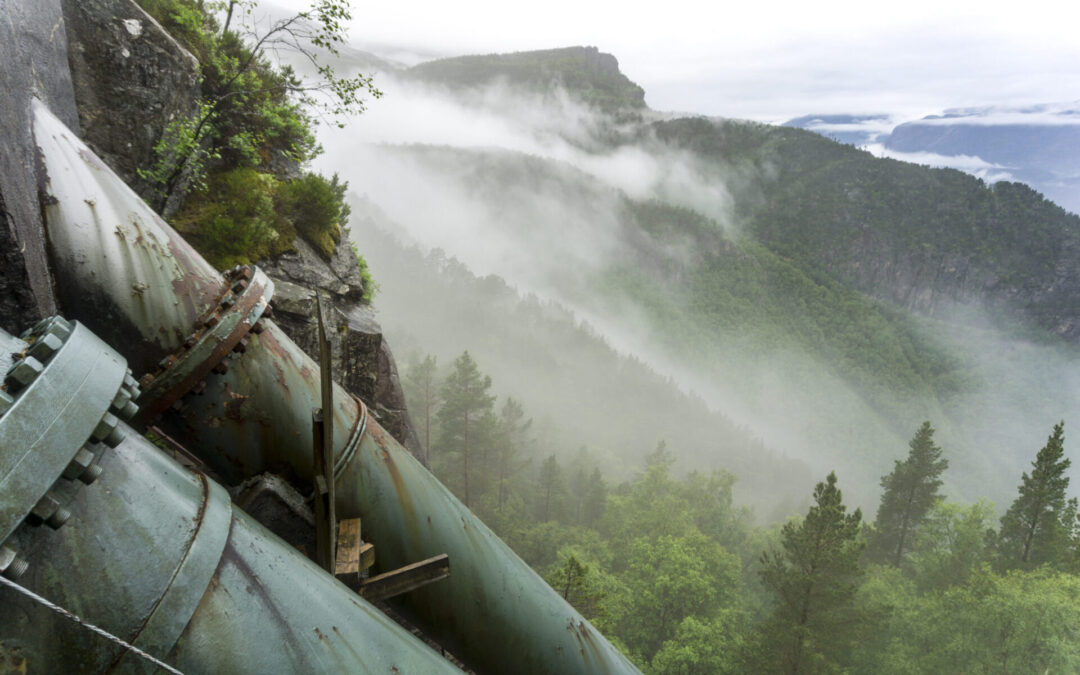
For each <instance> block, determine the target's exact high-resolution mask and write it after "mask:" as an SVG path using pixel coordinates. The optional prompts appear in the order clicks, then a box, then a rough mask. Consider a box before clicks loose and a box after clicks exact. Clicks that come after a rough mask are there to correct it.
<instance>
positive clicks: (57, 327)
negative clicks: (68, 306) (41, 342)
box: [45, 316, 73, 341]
mask: <svg viewBox="0 0 1080 675" xmlns="http://www.w3.org/2000/svg"><path fill="white" fill-rule="evenodd" d="M72 330H73V329H72V326H71V324H70V323H68V322H67V321H66V320H65V319H64V318H63V317H60V316H54V317H52V318H51V319H49V324H48V327H47V328H46V329H45V334H46V335H54V336H56V337H58V338H60V340H61V341H63V340H66V339H68V336H69V335H71V331H72Z"/></svg>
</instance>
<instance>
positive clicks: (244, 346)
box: [232, 335, 248, 354]
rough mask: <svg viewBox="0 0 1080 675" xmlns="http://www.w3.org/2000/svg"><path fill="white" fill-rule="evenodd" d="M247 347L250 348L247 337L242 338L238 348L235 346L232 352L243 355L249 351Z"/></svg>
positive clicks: (237, 345)
mask: <svg viewBox="0 0 1080 675" xmlns="http://www.w3.org/2000/svg"><path fill="white" fill-rule="evenodd" d="M247 346H248V339H247V336H246V335H245V336H244V337H242V338H240V342H237V343H236V346H234V347H233V348H232V350H233V351H234V352H236V353H237V354H243V353H244V352H246V351H247Z"/></svg>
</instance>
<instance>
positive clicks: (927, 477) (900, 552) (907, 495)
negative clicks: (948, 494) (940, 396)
mask: <svg viewBox="0 0 1080 675" xmlns="http://www.w3.org/2000/svg"><path fill="white" fill-rule="evenodd" d="M909 447H910V448H911V450H910V451H909V452H908V456H907V459H905V460H904V461H902V462H901V461H899V460H897V462H896V466H895V467H894V468H893V471H892V473H890V474H889V475H887V476H882V477H881V487H882V488H883V489H884V492H883V493H882V495H881V506H879V507H878V512H877V519H876V520H875V521H874V534H873V536H872V538H871V542H872V547H871V553H873V554H874V557H875V558H876V559H878V560H882V561H887V562H889V563H890V564H892V565H894V566H896V567H899V566H900V563H901V562H902V561H903V560H904V556H905V554H906V553H907V551H908V550H910V549H911V546H912V544H914V542H915V531H916V530H917V529H918V528H919V527H920V526H921V525H922V524H923V523H924V522H925V521H926V517H927V515H928V514H929V513H930V509H931V508H933V506H934V504H936V503H938V502H939V501H941V495H940V494H938V489H939V488H940V487H941V474H942V472H944V471H945V469H947V468H948V467H949V461H948V460H946V459H942V458H941V448H939V447H938V446H936V445H934V428H933V427H931V426H930V422H923V424H922V426H921V427H920V428H919V430H918V431H916V432H915V437H914V438H912V439H911V442H910V443H909Z"/></svg>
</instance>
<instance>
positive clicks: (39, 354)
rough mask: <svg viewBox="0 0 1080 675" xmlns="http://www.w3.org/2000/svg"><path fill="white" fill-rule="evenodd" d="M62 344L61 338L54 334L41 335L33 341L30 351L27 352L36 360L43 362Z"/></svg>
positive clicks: (58, 349)
mask: <svg viewBox="0 0 1080 675" xmlns="http://www.w3.org/2000/svg"><path fill="white" fill-rule="evenodd" d="M63 346H64V342H63V340H61V339H60V338H58V337H56V336H55V335H51V334H49V335H42V336H41V337H40V338H38V339H37V341H36V342H34V344H33V346H32V347H30V351H29V352H27V353H28V354H29V355H30V356H33V357H34V358H35V359H37V360H38V361H41V362H42V363H45V362H46V361H48V360H49V359H50V358H52V355H53V354H55V353H56V352H58V351H60V348H61V347H63Z"/></svg>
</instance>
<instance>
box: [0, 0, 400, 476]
mask: <svg viewBox="0 0 1080 675" xmlns="http://www.w3.org/2000/svg"><path fill="white" fill-rule="evenodd" d="M57 3H58V0H57ZM63 12H64V16H63V18H64V19H65V20H66V24H67V34H68V40H69V41H70V44H71V49H70V54H69V61H70V67H71V73H72V79H73V82H74V100H75V101H77V103H78V121H79V122H80V123H81V127H82V134H83V136H84V138H85V139H86V141H87V143H88V145H90V146H91V147H92V148H93V149H94V151H95V152H96V153H98V155H99V156H101V158H102V159H104V160H105V161H106V162H107V163H108V164H109V165H110V167H111V168H112V169H113V170H114V171H116V172H117V173H118V174H119V175H121V176H122V177H123V178H124V179H125V180H126V181H127V182H128V184H129V185H131V186H132V187H133V188H135V190H136V191H137V192H139V194H140V195H141V196H142V197H143V198H144V199H147V201H150V202H151V203H154V194H153V190H152V187H151V186H150V185H149V184H147V183H146V182H145V181H143V180H142V179H140V178H139V176H138V169H139V168H141V167H147V166H149V165H150V164H151V163H152V162H153V161H154V145H155V144H156V143H157V142H158V140H159V139H160V138H161V137H162V134H163V133H164V131H165V129H166V127H167V125H168V124H169V122H171V121H172V120H174V119H177V118H179V117H182V116H187V115H190V114H192V112H193V111H194V110H195V108H196V107H197V104H198V98H199V86H198V74H199V70H198V62H197V61H196V60H195V58H194V57H193V56H192V55H191V54H190V53H189V52H187V51H186V50H185V49H184V48H183V47H181V46H180V45H179V44H178V43H177V42H176V41H175V40H173V38H172V37H171V36H169V35H168V33H166V32H165V31H164V29H162V28H161V26H160V25H158V24H157V23H156V22H155V21H154V20H153V19H152V18H150V16H149V15H147V14H146V13H145V12H144V11H143V10H142V9H141V8H140V7H139V6H138V5H137V4H136V3H135V2H134V0H63ZM56 14H57V16H56V19H57V23H58V25H62V23H63V22H62V21H60V17H59V11H57V13H56ZM2 49H4V46H3V45H2V44H0V50H2ZM0 53H2V52H0ZM71 111H72V113H74V111H75V107H74V106H71ZM72 117H74V114H73V115H72ZM31 166H32V165H31ZM3 194H4V193H3V192H0V197H2V196H3ZM34 199H35V201H36V194H35V195H34ZM3 204H4V202H3V200H2V199H0V221H2V220H3V219H4V218H5V217H6V215H5V214H6V211H5V208H4V206H3ZM157 206H158V207H159V208H161V207H164V209H165V210H166V212H168V211H169V210H171V209H173V208H175V207H177V206H178V204H175V203H171V204H167V205H162V204H160V203H159V204H157ZM0 236H2V233H0ZM294 248H295V250H296V252H295V253H288V254H285V255H282V256H280V257H278V258H275V259H272V260H263V261H260V262H259V266H260V267H262V268H263V269H264V270H265V271H266V272H267V274H269V275H270V276H271V277H272V278H273V279H274V280H275V283H276V284H277V295H276V298H277V314H276V315H275V321H276V322H277V323H278V325H280V326H281V328H282V329H283V330H284V331H285V332H286V333H287V334H288V335H289V337H291V338H292V339H293V340H294V341H296V343H297V344H298V345H300V347H301V348H303V349H304V350H305V351H307V352H308V353H309V354H311V355H312V356H313V357H315V358H316V360H317V358H318V332H317V324H316V321H315V290H314V289H316V288H318V289H322V290H323V291H325V293H326V294H325V295H324V301H325V302H324V307H323V310H324V317H325V319H326V328H327V331H328V337H329V338H330V343H331V349H332V352H333V363H332V368H333V371H334V373H335V377H336V379H337V380H338V381H339V382H340V383H341V384H342V385H343V386H344V387H345V388H346V389H347V390H349V391H350V392H352V393H354V394H355V395H357V396H359V397H360V398H361V399H362V400H363V401H364V402H365V403H366V404H367V406H368V409H369V410H370V411H371V413H372V414H374V415H375V416H376V418H377V419H378V420H379V423H380V424H382V425H383V427H384V428H386V430H387V431H389V432H390V433H391V434H392V435H393V436H394V437H395V438H397V440H398V441H400V442H401V443H402V444H403V445H405V447H407V448H408V449H409V450H410V451H412V452H413V454H415V455H416V456H417V457H421V456H422V453H421V451H420V446H419V442H418V440H417V435H416V433H415V432H414V431H413V428H412V423H411V422H410V420H409V415H408V411H407V410H406V409H405V397H404V395H403V394H402V392H401V386H400V383H399V381H398V375H397V367H396V365H395V364H394V357H393V354H392V353H391V351H390V347H389V345H388V344H387V343H386V341H385V340H384V339H383V336H382V330H381V328H380V327H379V325H378V323H377V322H375V321H374V318H373V312H372V310H371V308H370V307H367V306H364V305H363V304H362V303H361V302H360V299H361V297H362V296H363V294H364V287H363V278H362V277H361V275H360V270H359V268H358V266H357V262H356V258H355V256H354V255H353V254H352V252H351V251H350V250H349V247H348V245H347V243H343V244H342V245H341V246H339V247H338V248H337V250H336V251H335V254H334V256H333V257H332V258H331V259H330V260H329V261H326V260H325V259H323V258H321V257H320V256H319V255H318V253H317V252H316V251H315V250H314V249H313V248H312V247H311V246H310V245H309V244H308V243H307V242H306V241H304V240H302V239H300V238H298V239H297V240H296V241H295V242H294ZM3 250H4V251H11V250H13V249H10V248H7V247H4V249H3ZM14 250H17V249H14ZM4 269H8V267H6V266H5V267H4ZM4 282H5V279H4V278H3V277H0V302H3V298H2V296H3V294H4V291H5V287H4ZM27 288H28V285H27V284H25V283H23V284H22V286H18V285H16V286H15V288H14V289H13V290H12V292H11V294H12V296H13V298H14V300H13V301H12V302H16V301H18V302H22V303H23V304H26V303H27V302H29V300H28V299H22V300H20V299H19V296H18V293H19V292H22V293H23V295H26V292H27V290H26V289H27ZM2 309H3V308H2V307H0V310H2ZM0 315H4V316H7V315H8V313H7V312H0Z"/></svg>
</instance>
